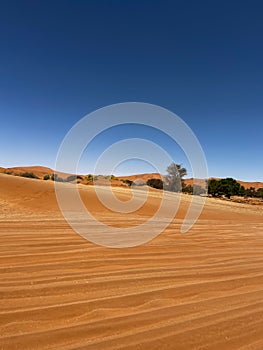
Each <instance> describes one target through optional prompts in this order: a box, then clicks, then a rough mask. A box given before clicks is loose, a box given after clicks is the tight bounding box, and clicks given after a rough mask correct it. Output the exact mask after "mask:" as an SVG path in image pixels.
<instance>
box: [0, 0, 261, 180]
mask: <svg viewBox="0 0 263 350" xmlns="http://www.w3.org/2000/svg"><path fill="white" fill-rule="evenodd" d="M262 11H263V3H262V2H261V1H253V0H252V1H231V0H230V1H224V0H223V1H202V0H201V1H187V2H183V1H154V0H153V1H139V0H133V1H120V0H119V1H117V0H116V1H105V0H103V1H102V0H101V1H100V0H99V1H95V0H94V1H65V0H64V1H12V0H10V1H2V2H1V11H0V45H1V46H0V47H1V55H0V118H1V128H0V166H4V167H8V166H17V165H38V164H40V165H45V166H50V167H54V162H55V158H56V154H57V150H58V147H59V145H60V143H61V141H62V140H63V138H64V136H65V134H66V133H67V131H68V130H69V129H70V128H71V127H72V126H73V125H74V124H75V123H76V122H77V121H78V120H79V119H80V118H82V117H83V116H85V115H86V114H88V113H90V112H92V111H94V110H96V109H98V108H101V107H104V106H106V105H109V104H114V103H119V102H128V101H139V102H147V103H152V104H157V105H160V106H162V107H165V108H167V109H169V110H171V111H172V112H174V113H176V114H177V115H179V116H180V117H181V118H182V119H183V120H184V121H185V122H186V123H187V124H188V125H189V126H190V127H191V128H192V130H193V131H194V133H195V134H196V136H197V137H198V139H199V141H200V143H201V145H202V147H203V149H204V152H205V155H206V158H207V162H208V170H209V175H210V176H216V177H226V176H231V177H234V178H237V179H243V180H258V181H263V162H262V149H263V138H262V130H263V65H262V62H263V40H262V36H263V21H262ZM127 128H128V126H127V127H126V129H125V130H124V129H123V130H122V131H121V132H120V130H118V128H116V129H115V130H114V129H112V130H110V131H109V132H105V133H103V134H102V135H100V137H99V138H98V139H97V141H96V140H94V143H93V144H92V145H90V147H88V148H87V150H86V152H85V154H84V155H83V161H82V164H81V170H82V171H83V172H87V173H88V172H89V170H90V168H91V164H92V162H94V161H95V160H96V157H97V155H99V154H100V152H103V149H104V148H105V145H109V144H111V142H116V141H118V140H121V139H122V138H125V137H129V136H130V135H134V134H136V133H138V134H139V135H140V137H142V138H149V139H151V140H153V139H154V140H155V141H156V142H159V143H160V144H161V146H162V147H163V148H164V149H166V150H169V151H170V152H171V156H172V157H173V159H174V160H175V161H176V162H177V163H183V165H185V166H188V163H187V159H186V157H185V156H184V155H183V153H182V152H181V150H179V148H178V147H177V145H172V144H171V140H169V139H165V138H164V137H163V135H161V134H159V135H158V134H155V135H152V134H151V132H149V130H141V129H139V128H137V129H136V127H135V129H127ZM133 128H134V127H133ZM118 171H119V172H123V173H128V172H133V173H134V172H147V171H152V168H151V167H150V166H148V165H147V164H146V163H145V164H143V163H142V162H141V161H139V162H137V163H136V161H132V162H130V163H129V164H128V163H127V164H126V165H125V164H124V165H122V167H121V168H120V169H119V170H118ZM162 171H165V165H164V168H163V169H162ZM105 172H107V169H105Z"/></svg>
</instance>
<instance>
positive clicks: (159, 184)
mask: <svg viewBox="0 0 263 350" xmlns="http://www.w3.org/2000/svg"><path fill="white" fill-rule="evenodd" d="M146 184H147V186H150V187H153V188H157V189H158V190H162V189H163V181H162V180H161V179H149V180H147V182H146Z"/></svg>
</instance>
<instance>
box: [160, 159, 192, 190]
mask: <svg viewBox="0 0 263 350" xmlns="http://www.w3.org/2000/svg"><path fill="white" fill-rule="evenodd" d="M166 171H167V175H166V176H165V185H164V189H166V190H168V191H172V192H180V191H181V189H182V178H183V177H184V176H185V175H187V171H186V169H185V168H182V165H181V164H175V163H172V164H170V165H169V166H168V168H167V169H166Z"/></svg>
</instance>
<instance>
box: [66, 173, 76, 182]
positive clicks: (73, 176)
mask: <svg viewBox="0 0 263 350" xmlns="http://www.w3.org/2000/svg"><path fill="white" fill-rule="evenodd" d="M76 180H77V176H76V175H69V176H68V177H67V178H66V180H65V181H66V182H75V181H76Z"/></svg>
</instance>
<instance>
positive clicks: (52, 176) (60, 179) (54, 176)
mask: <svg viewBox="0 0 263 350" xmlns="http://www.w3.org/2000/svg"><path fill="white" fill-rule="evenodd" d="M51 180H52V181H57V182H63V179H62V178H61V177H59V176H58V174H52V175H51Z"/></svg>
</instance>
